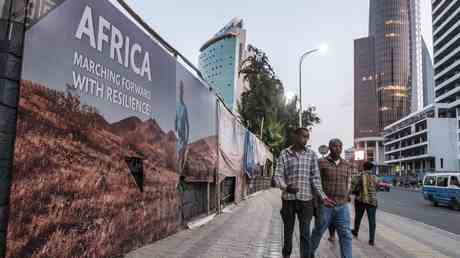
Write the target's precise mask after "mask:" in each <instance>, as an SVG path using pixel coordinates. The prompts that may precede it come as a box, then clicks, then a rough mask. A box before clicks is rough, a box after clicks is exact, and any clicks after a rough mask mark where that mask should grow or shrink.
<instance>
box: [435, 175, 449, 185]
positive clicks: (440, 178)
mask: <svg viewBox="0 0 460 258" xmlns="http://www.w3.org/2000/svg"><path fill="white" fill-rule="evenodd" d="M448 181H449V177H447V176H438V177H437V178H436V186H439V187H447V182H448Z"/></svg>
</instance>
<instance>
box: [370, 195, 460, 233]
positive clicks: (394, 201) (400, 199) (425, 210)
mask: <svg viewBox="0 0 460 258" xmlns="http://www.w3.org/2000/svg"><path fill="white" fill-rule="evenodd" d="M378 198H379V209H380V210H382V211H386V212H389V213H393V214H396V215H399V216H402V217H407V218H410V219H413V220H416V221H420V222H423V223H425V224H428V225H431V226H434V227H437V228H440V229H443V230H446V231H449V232H451V233H455V234H460V223H459V221H460V212H458V211H454V210H452V209H451V208H449V207H443V206H441V207H434V206H433V205H432V204H431V203H430V202H429V201H426V200H424V199H423V196H422V193H421V192H412V191H404V190H400V189H397V188H392V189H391V191H390V192H379V194H378Z"/></svg>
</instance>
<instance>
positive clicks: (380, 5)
mask: <svg viewBox="0 0 460 258" xmlns="http://www.w3.org/2000/svg"><path fill="white" fill-rule="evenodd" d="M418 2H419V0H385V1H381V0H371V2H370V21H369V26H370V27H369V34H370V37H373V38H374V42H375V80H376V89H377V99H378V107H379V110H378V116H379V128H380V130H383V128H384V127H385V126H387V125H389V124H391V123H393V122H395V121H397V120H399V119H400V118H402V117H404V116H406V115H407V114H409V112H410V111H411V110H412V111H415V110H417V109H419V108H420V107H421V102H422V101H421V100H420V97H422V96H420V95H421V94H422V92H421V91H422V90H423V89H421V88H422V80H423V78H422V73H421V69H422V66H421V32H420V17H419V14H420V10H419V9H420V7H419V3H418ZM422 98H423V97H422Z"/></svg>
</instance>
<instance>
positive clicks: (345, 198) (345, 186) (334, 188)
mask: <svg viewBox="0 0 460 258" xmlns="http://www.w3.org/2000/svg"><path fill="white" fill-rule="evenodd" d="M319 169H320V170H321V181H322V183H323V189H324V192H325V193H326V195H327V196H328V197H329V198H331V199H332V200H334V201H335V202H337V204H344V203H347V202H349V201H350V193H351V192H350V189H351V173H352V169H351V166H350V165H349V164H348V162H346V161H345V160H343V159H342V158H341V159H340V162H339V164H338V165H337V164H336V163H335V162H334V160H332V159H331V158H330V157H327V158H324V159H320V160H319Z"/></svg>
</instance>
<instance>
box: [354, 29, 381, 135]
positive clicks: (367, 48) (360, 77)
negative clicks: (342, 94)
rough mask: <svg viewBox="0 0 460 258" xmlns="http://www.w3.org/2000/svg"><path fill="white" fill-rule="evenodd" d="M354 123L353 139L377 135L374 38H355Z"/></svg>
mask: <svg viewBox="0 0 460 258" xmlns="http://www.w3.org/2000/svg"><path fill="white" fill-rule="evenodd" d="M354 62H355V75H354V80H355V87H354V109H355V110H354V117H355V119H354V123H355V128H354V129H355V130H354V131H355V132H354V137H355V139H361V138H368V137H375V136H379V133H380V130H379V127H378V116H377V115H376V114H377V112H378V106H377V91H376V88H375V80H374V75H375V69H374V39H373V38H372V37H367V38H361V39H357V40H355V61H354Z"/></svg>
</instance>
